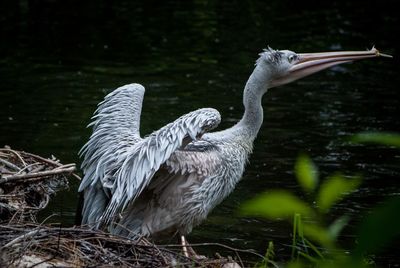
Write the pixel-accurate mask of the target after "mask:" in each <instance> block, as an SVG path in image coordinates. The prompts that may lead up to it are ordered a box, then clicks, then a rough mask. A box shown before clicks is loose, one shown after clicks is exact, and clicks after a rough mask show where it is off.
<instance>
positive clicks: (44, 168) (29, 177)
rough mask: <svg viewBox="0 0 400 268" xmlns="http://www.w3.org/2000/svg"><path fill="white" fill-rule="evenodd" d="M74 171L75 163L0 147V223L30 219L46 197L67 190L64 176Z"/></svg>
mask: <svg viewBox="0 0 400 268" xmlns="http://www.w3.org/2000/svg"><path fill="white" fill-rule="evenodd" d="M74 170H75V164H67V165H62V164H60V163H59V162H58V161H55V160H53V159H46V158H43V157H41V156H38V155H34V154H31V153H26V152H23V151H16V150H12V149H11V148H8V147H5V148H0V222H1V221H3V222H4V221H10V220H11V219H14V220H21V219H34V218H35V216H36V213H37V212H38V211H39V210H41V209H43V208H45V207H46V206H47V204H48V202H49V200H50V196H52V195H54V194H55V193H56V192H57V191H59V190H61V189H64V188H67V187H68V180H67V178H66V176H67V175H71V174H73V173H72V172H74ZM75 176H77V175H75Z"/></svg>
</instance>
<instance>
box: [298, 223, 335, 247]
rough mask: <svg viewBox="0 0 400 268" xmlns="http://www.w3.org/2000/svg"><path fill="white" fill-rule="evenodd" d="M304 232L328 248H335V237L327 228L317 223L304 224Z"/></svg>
mask: <svg viewBox="0 0 400 268" xmlns="http://www.w3.org/2000/svg"><path fill="white" fill-rule="evenodd" d="M303 229H304V234H305V236H306V237H307V238H309V239H311V240H313V241H316V242H318V243H319V244H320V245H322V246H324V247H326V248H328V249H329V248H333V245H334V243H333V239H332V237H331V236H330V234H329V232H328V230H326V229H325V228H323V227H321V226H319V225H316V224H310V223H307V224H304V226H303Z"/></svg>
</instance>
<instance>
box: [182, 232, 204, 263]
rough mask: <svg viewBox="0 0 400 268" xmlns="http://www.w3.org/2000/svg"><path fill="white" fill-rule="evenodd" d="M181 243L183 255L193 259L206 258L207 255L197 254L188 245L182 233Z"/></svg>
mask: <svg viewBox="0 0 400 268" xmlns="http://www.w3.org/2000/svg"><path fill="white" fill-rule="evenodd" d="M181 245H182V251H183V255H185V257H187V258H190V259H195V260H205V259H207V257H206V256H204V255H198V254H197V253H196V251H194V249H193V248H192V247H191V246H190V245H189V243H188V241H187V240H186V238H185V236H183V235H181Z"/></svg>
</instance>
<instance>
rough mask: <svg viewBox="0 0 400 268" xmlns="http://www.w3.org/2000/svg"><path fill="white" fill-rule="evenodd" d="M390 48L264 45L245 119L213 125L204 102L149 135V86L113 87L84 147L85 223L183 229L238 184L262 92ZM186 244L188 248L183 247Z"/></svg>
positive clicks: (145, 231) (135, 231)
mask: <svg viewBox="0 0 400 268" xmlns="http://www.w3.org/2000/svg"><path fill="white" fill-rule="evenodd" d="M377 56H388V55H385V54H381V53H380V52H379V51H378V50H377V49H375V48H372V49H371V50H367V51H341V52H322V53H308V54H297V53H295V52H292V51H289V50H281V51H279V50H273V49H271V48H268V49H265V50H264V51H263V52H262V53H260V54H259V58H258V60H257V61H256V64H255V68H254V71H253V72H252V74H251V75H250V78H249V79H248V81H247V83H246V85H245V88H244V93H243V105H244V108H245V111H244V114H243V117H242V118H241V120H240V121H239V122H238V123H237V124H235V125H234V126H232V127H231V128H228V129H225V130H221V131H217V132H211V130H213V129H214V128H216V127H217V126H218V124H219V123H220V121H221V116H220V114H219V112H218V111H217V110H215V109H212V108H204V109H198V110H196V111H193V112H190V113H188V114H185V115H183V116H181V117H180V118H178V119H177V120H175V121H174V122H172V123H170V124H168V125H166V126H164V127H162V128H160V129H159V130H157V131H154V132H153V133H151V134H150V135H148V136H144V137H142V136H141V135H140V114H141V109H142V101H143V96H144V93H145V89H144V87H143V86H142V85H140V84H129V85H124V86H122V87H119V88H117V89H116V90H114V91H113V92H111V93H110V94H108V95H107V96H106V97H105V98H104V101H102V102H101V103H100V104H99V106H98V108H97V110H96V111H95V113H94V116H93V118H92V119H93V121H92V122H91V123H90V124H89V126H91V127H92V128H93V133H92V135H91V136H90V139H89V141H88V142H87V143H86V144H85V145H84V146H83V147H82V149H81V151H80V155H81V157H83V162H82V169H83V171H84V178H83V180H82V182H81V184H80V187H79V191H83V192H84V205H83V210H82V223H83V224H87V225H89V226H91V227H92V228H97V229H105V230H108V231H109V232H111V233H113V234H117V235H122V236H126V237H131V238H134V237H137V236H138V235H139V236H151V237H153V238H155V239H157V238H159V237H165V236H170V235H173V234H179V235H180V238H181V242H182V245H183V246H185V245H187V241H186V240H185V237H184V236H185V235H187V234H188V233H190V232H191V230H192V228H193V227H194V226H197V225H199V224H200V223H201V222H202V221H203V220H204V219H206V217H207V215H208V214H209V213H210V211H211V210H212V209H213V208H214V207H215V206H216V205H218V204H219V203H221V201H222V200H224V198H226V197H227V196H228V195H229V194H230V193H231V192H232V191H233V189H234V188H235V185H236V184H237V183H238V181H239V180H240V179H241V178H242V175H243V172H244V169H245V165H246V163H247V161H248V157H249V155H250V154H251V152H252V150H253V141H254V139H255V138H256V136H257V133H258V131H259V130H260V128H261V125H262V123H263V107H262V102H261V101H262V97H263V95H264V94H265V93H266V92H267V90H268V89H270V88H274V87H277V86H281V85H284V84H287V83H290V82H292V81H295V80H297V79H300V78H302V77H305V76H308V75H310V74H313V73H316V72H318V71H321V70H324V69H326V68H328V67H331V66H334V65H337V64H341V63H346V62H350V61H354V60H360V59H366V58H372V57H377ZM184 251H185V248H184Z"/></svg>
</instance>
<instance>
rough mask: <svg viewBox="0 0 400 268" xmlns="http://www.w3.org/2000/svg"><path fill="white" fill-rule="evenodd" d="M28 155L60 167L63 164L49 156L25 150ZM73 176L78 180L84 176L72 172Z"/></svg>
mask: <svg viewBox="0 0 400 268" xmlns="http://www.w3.org/2000/svg"><path fill="white" fill-rule="evenodd" d="M24 153H25V154H26V155H29V156H31V157H33V158H36V159H38V160H40V161H42V162H46V163H48V164H50V165H54V166H58V167H60V166H62V164H60V163H58V162H56V161H53V160H51V159H47V158H44V157H41V156H38V155H35V154H32V153H27V152H24ZM71 175H72V176H74V177H75V178H76V179H78V180H80V181H81V180H82V178H81V177H79V176H78V175H77V174H75V173H72V174H71Z"/></svg>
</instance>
